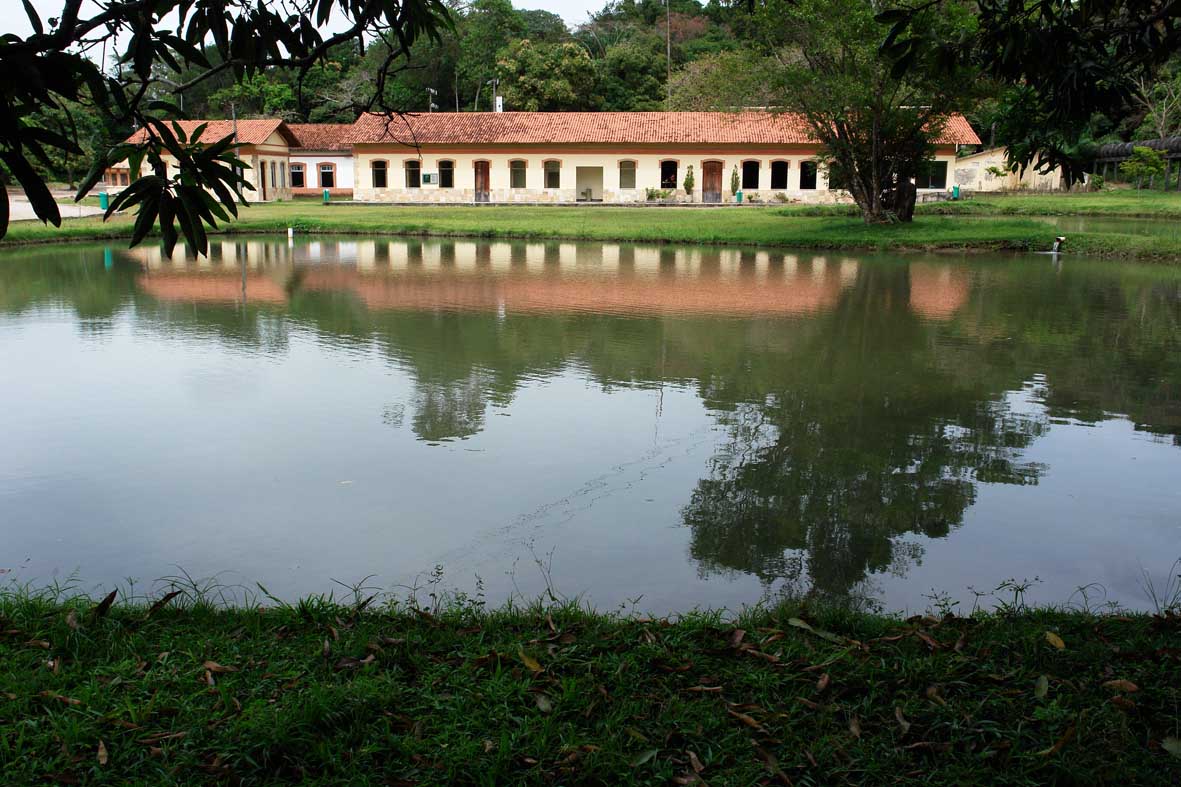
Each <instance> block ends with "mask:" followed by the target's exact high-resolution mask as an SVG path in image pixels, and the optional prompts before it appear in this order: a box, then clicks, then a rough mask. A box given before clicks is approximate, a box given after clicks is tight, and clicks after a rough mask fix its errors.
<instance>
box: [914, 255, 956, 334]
mask: <svg viewBox="0 0 1181 787" xmlns="http://www.w3.org/2000/svg"><path fill="white" fill-rule="evenodd" d="M969 286H970V281H969V279H968V273H967V271H965V270H963V269H962V268H958V267H952V266H950V265H932V264H930V263H923V262H912V263H911V264H910V309H911V311H913V312H914V313H915V314H921V315H922V316H923V317H926V318H928V319H932V320H946V319H949V318H950V317H951V316H952V315H953V314H954V313H955V312H957V311H959V309H960V307H962V306H963V305H964V304H965V303H966V302H967V300H968V290H969Z"/></svg>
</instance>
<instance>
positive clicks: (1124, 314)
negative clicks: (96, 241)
mask: <svg viewBox="0 0 1181 787" xmlns="http://www.w3.org/2000/svg"><path fill="white" fill-rule="evenodd" d="M71 254H77V255H78V259H77V260H76V261H75V260H73V259H69V260H65V261H63V260H61V259H53V260H50V259H49V258H38V259H30V260H29V261H28V262H27V263H20V262H14V261H11V260H7V261H5V264H6V265H5V267H4V268H3V269H0V364H2V365H3V368H5V369H7V370H16V373H14V374H9V375H6V376H5V377H4V379H3V380H2V381H0V409H2V411H3V412H4V413H5V418H4V419H3V420H2V421H0V441H3V442H4V444H5V445H8V446H17V447H18V450H16V451H10V452H8V453H7V454H5V455H3V456H2V457H0V527H3V528H4V535H5V542H6V544H7V547H8V550H9V551H8V552H7V553H6V554H4V555H3V556H0V567H15V566H21V568H20V570H19V571H18V572H17V574H18V575H19V576H21V577H22V578H27V579H36V578H41V579H43V578H45V577H48V576H51V575H53V574H55V573H57V574H58V575H60V574H61V573H64V572H70V571H72V570H74V569H77V570H78V571H79V573H80V574H81V576H83V577H84V578H85V579H86V580H88V581H90V582H101V583H110V582H114V581H119V580H121V579H123V578H125V577H127V576H134V577H137V578H139V579H140V580H146V579H151V578H153V577H157V576H162V575H165V574H169V573H172V572H173V570H174V569H173V568H172V567H173V566H174V565H176V564H179V565H181V566H183V567H184V568H185V569H186V570H187V571H189V572H191V573H192V574H194V575H198V576H210V575H213V574H217V573H218V572H226V573H224V574H223V576H224V577H225V578H226V579H234V580H238V581H245V582H252V581H254V580H259V581H262V582H264V584H266V585H267V586H268V588H270V589H271V590H272V591H275V592H278V593H281V594H284V595H288V596H294V595H298V594H301V593H308V592H313V591H320V590H325V589H327V588H329V587H330V585H331V580H332V579H334V578H335V579H340V580H342V581H355V580H357V579H360V578H361V577H364V576H368V575H370V574H376V575H377V581H378V582H380V584H382V585H383V586H386V587H390V586H393V585H395V584H401V583H406V582H409V581H412V579H413V577H415V576H416V575H424V574H425V573H426V572H429V571H430V570H431V568H432V567H433V566H435V565H436V564H441V565H442V566H443V567H444V571H445V573H446V576H447V579H448V582H449V583H451V584H454V585H455V586H458V587H461V588H465V589H471V588H472V587H473V585H474V583H475V577H477V576H479V577H480V578H481V581H482V584H483V586H484V588H485V590H486V592H487V593H488V595H489V597H490V598H493V599H500V598H504V597H505V596H506V595H508V594H510V593H513V592H522V593H524V594H526V595H533V594H536V593H538V592H540V591H541V590H542V588H543V587H544V578H543V572H542V571H541V570H540V569H539V568H538V567H537V566H536V565H534V559H535V558H539V559H541V560H542V561H549V560H551V558H550V557H548V556H549V555H551V553H552V572H551V576H552V579H553V581H554V582H555V584H556V586H557V588H558V590H560V591H562V592H564V593H567V594H571V595H574V594H583V595H584V596H585V597H586V598H587V599H588V600H589V601H591V602H593V603H595V604H597V605H598V606H600V607H612V606H615V605H617V604H621V603H626V602H627V601H628V600H629V599H635V598H637V597H640V598H641V599H642V600H641V601H640V604H639V606H640V608H643V609H649V610H656V611H668V610H675V609H681V608H685V607H687V606H694V605H697V606H730V607H733V606H736V605H740V604H742V603H749V602H753V601H757V600H758V599H759V598H761V597H763V596H764V594H768V593H769V594H775V593H778V592H786V591H792V592H817V590H818V589H824V591H825V592H854V593H865V594H868V595H870V596H872V597H874V598H877V599H880V600H881V601H883V602H884V603H885V605H886V606H888V607H893V608H902V607H905V608H909V609H917V608H921V607H924V606H925V605H926V603H927V602H926V600H925V598H924V594H925V593H927V592H928V591H929V590H930V589H931V588H940V589H943V590H946V591H948V592H950V593H952V594H953V595H955V596H956V597H958V598H960V599H961V600H963V601H964V602H966V603H970V601H971V598H972V596H971V593H970V592H968V591H967V587H968V586H969V585H972V586H975V587H976V588H978V589H986V588H991V587H994V586H995V585H996V584H997V583H998V582H1000V581H1001V580H1003V579H1006V578H1008V577H1015V578H1018V579H1021V578H1023V577H1029V578H1032V577H1034V576H1039V577H1040V578H1041V579H1042V584H1041V585H1040V586H1039V587H1038V588H1036V589H1035V590H1034V592H1033V597H1034V598H1038V599H1041V600H1046V601H1061V600H1064V599H1065V598H1066V597H1067V596H1069V595H1070V593H1071V592H1072V591H1073V590H1074V588H1075V587H1077V586H1079V585H1082V584H1085V583H1088V582H1099V583H1102V584H1103V585H1105V586H1106V590H1107V592H1108V596H1109V597H1110V598H1113V599H1114V600H1118V601H1120V602H1122V603H1125V604H1129V605H1133V606H1140V605H1143V603H1144V602H1145V598H1144V596H1143V594H1142V593H1141V592H1140V590H1139V587H1138V580H1139V571H1140V566H1141V565H1143V567H1144V568H1147V569H1149V570H1150V571H1152V572H1153V573H1155V574H1156V575H1158V577H1159V576H1161V575H1162V574H1163V572H1164V571H1166V570H1167V568H1168V564H1169V563H1171V562H1172V560H1173V559H1175V558H1176V557H1181V552H1179V551H1178V549H1177V544H1179V543H1181V538H1179V536H1181V517H1179V516H1178V512H1181V499H1178V498H1179V496H1181V493H1179V492H1178V491H1177V490H1176V489H1175V488H1174V487H1175V484H1171V483H1170V481H1172V480H1173V479H1175V478H1176V477H1177V471H1178V469H1181V462H1179V455H1178V448H1177V446H1176V445H1175V444H1174V441H1175V438H1174V437H1173V435H1175V434H1177V433H1179V432H1181V418H1179V417H1178V415H1179V413H1181V407H1179V406H1178V399H1179V398H1181V392H1179V389H1178V370H1177V368H1175V366H1174V365H1172V364H1173V363H1174V362H1173V361H1172V360H1170V359H1172V358H1175V355H1176V353H1177V351H1178V336H1179V332H1178V324H1179V314H1178V312H1179V307H1178V303H1181V299H1178V297H1177V293H1178V292H1179V290H1178V282H1177V280H1176V279H1170V278H1168V277H1167V276H1165V275H1163V274H1161V273H1160V272H1159V271H1154V272H1145V273H1144V274H1143V275H1142V276H1141V275H1140V274H1135V273H1131V272H1130V271H1134V270H1135V269H1131V268H1124V269H1122V270H1121V271H1120V272H1118V274H1116V273H1112V272H1108V271H1107V270H1106V269H1102V268H1094V267H1091V268H1088V267H1087V266H1086V265H1085V264H1083V263H1082V262H1080V264H1079V265H1078V266H1076V267H1075V268H1073V269H1072V268H1071V267H1069V266H1067V267H1066V268H1064V269H1058V270H1054V269H1050V268H1048V267H1045V266H1043V267H1034V266H1032V265H1030V264H1029V263H1028V262H1024V261H1021V260H1004V259H973V260H972V261H971V264H962V263H959V262H953V261H948V260H946V259H941V258H937V257H924V258H909V259H898V258H871V257H856V256H850V255H846V254H840V255H823V254H810V253H805V254H794V253H785V252H781V251H749V250H741V249H725V250H722V251H716V250H714V251H709V250H704V249H677V248H671V247H630V246H623V245H613V244H606V245H581V244H544V243H537V244H510V243H496V244H478V243H475V242H467V241H457V242H454V243H445V244H433V243H425V242H419V241H413V240H412V241H407V240H396V241H390V242H386V241H380V242H378V241H336V240H332V241H318V242H315V243H311V244H306V245H302V244H294V245H292V246H285V245H283V244H270V243H259V242H254V241H246V242H243V241H233V242H226V243H222V244H218V245H215V249H214V254H213V255H212V256H211V258H209V259H202V260H200V261H186V260H183V259H181V258H180V257H177V258H175V259H163V258H161V257H160V255H159V252H158V251H157V250H154V249H145V250H140V251H136V252H133V253H131V254H130V255H126V254H123V253H122V252H117V253H116V257H117V262H116V264H115V265H114V266H113V267H112V268H110V269H107V268H105V267H103V263H102V252H101V250H97V251H94V250H92V251H90V252H89V253H87V252H84V251H77V252H71ZM22 265H23V267H22ZM1023 266H1024V267H1023ZM1124 413H1127V414H1130V415H1131V416H1132V417H1133V419H1134V420H1136V421H1137V422H1139V423H1147V422H1151V423H1152V424H1153V426H1152V427H1151V429H1152V431H1148V428H1147V427H1141V431H1137V430H1136V429H1134V428H1133V425H1132V422H1131V421H1129V420H1128V419H1127V418H1126V417H1124V415H1123V414H1124ZM875 501H878V503H877V504H875ZM14 523H15V524H14ZM924 534H925V535H924ZM1173 553H1177V554H1173ZM1157 564H1160V565H1157Z"/></svg>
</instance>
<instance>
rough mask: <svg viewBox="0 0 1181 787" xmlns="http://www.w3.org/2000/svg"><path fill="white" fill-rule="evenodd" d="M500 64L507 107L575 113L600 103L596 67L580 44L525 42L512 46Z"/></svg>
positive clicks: (533, 110)
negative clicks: (597, 94)
mask: <svg viewBox="0 0 1181 787" xmlns="http://www.w3.org/2000/svg"><path fill="white" fill-rule="evenodd" d="M496 65H497V73H498V74H499V75H500V78H501V85H500V89H501V91H502V92H503V94H504V101H505V105H506V106H508V107H509V108H511V109H513V110H518V111H526V112H554V111H571V110H584V109H594V108H596V106H597V105H598V104H599V99H598V98H597V96H596V91H595V87H596V85H595V77H596V74H595V65H594V63H592V62H591V59H590V55H588V54H587V53H586V50H585V49H583V48H582V47H580V46H578V44H574V43H565V44H534V43H533V42H532V41H530V40H528V39H525V40H523V41H518V42H516V43H514V44H513V45H511V46H510V47H509V48H508V50H507V51H506V52H505V53H504V54H503V56H502V57H501V58H500V61H499V62H498V63H497V64H496Z"/></svg>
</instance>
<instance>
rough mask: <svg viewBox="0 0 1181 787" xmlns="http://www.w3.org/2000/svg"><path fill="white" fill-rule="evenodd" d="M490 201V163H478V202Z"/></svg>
mask: <svg viewBox="0 0 1181 787" xmlns="http://www.w3.org/2000/svg"><path fill="white" fill-rule="evenodd" d="M488 201H489V188H488V162H487V161H477V162H476V202H488Z"/></svg>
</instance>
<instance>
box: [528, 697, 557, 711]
mask: <svg viewBox="0 0 1181 787" xmlns="http://www.w3.org/2000/svg"><path fill="white" fill-rule="evenodd" d="M533 701H534V702H536V703H537V709H538V710H539V711H541V712H542V713H550V712H551V711H553V709H554V704H553V703H552V702H550V698H549V697H547V696H546V695H544V694H537V695H535V696H534V697H533Z"/></svg>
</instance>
